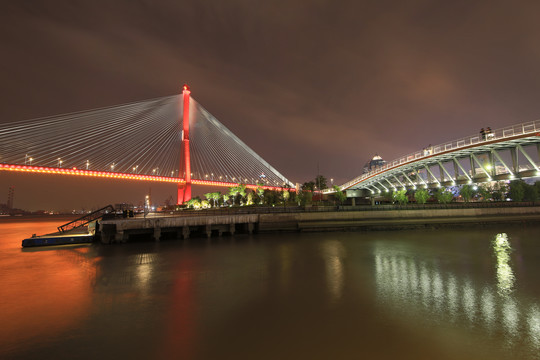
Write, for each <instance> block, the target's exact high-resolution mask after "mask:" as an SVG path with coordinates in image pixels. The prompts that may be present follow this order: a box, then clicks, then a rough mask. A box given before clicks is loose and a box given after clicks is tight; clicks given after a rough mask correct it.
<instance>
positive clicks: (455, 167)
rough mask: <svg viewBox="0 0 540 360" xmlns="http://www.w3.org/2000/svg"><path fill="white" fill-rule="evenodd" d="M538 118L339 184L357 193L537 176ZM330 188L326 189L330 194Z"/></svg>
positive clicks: (419, 154) (443, 146) (539, 152)
mask: <svg viewBox="0 0 540 360" xmlns="http://www.w3.org/2000/svg"><path fill="white" fill-rule="evenodd" d="M539 159H540V120H536V121H533V122H528V123H523V124H518V125H513V126H509V127H506V128H502V129H497V130H494V131H490V132H489V133H487V132H486V133H483V134H478V135H472V136H468V137H465V138H462V139H459V140H454V141H451V142H448V143H444V144H440V145H436V146H430V147H428V148H425V149H423V150H421V151H417V152H415V153H412V154H408V155H406V156H403V157H401V158H399V159H396V160H393V161H389V162H388V163H386V164H385V165H383V166H380V167H377V168H375V169H374V170H372V171H370V172H367V173H364V174H362V175H360V176H358V177H356V178H354V179H352V180H350V181H348V182H347V183H345V184H343V185H341V186H340V189H341V190H346V191H347V196H349V197H356V196H362V195H369V194H377V193H382V192H387V191H393V190H400V189H416V188H418V187H424V188H437V187H442V186H453V185H459V184H472V183H479V182H488V181H498V180H512V179H517V178H529V177H536V176H540V170H539V164H540V160H539ZM332 192H333V190H331V189H329V190H327V191H326V193H332Z"/></svg>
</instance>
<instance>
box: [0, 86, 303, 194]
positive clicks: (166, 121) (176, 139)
mask: <svg viewBox="0 0 540 360" xmlns="http://www.w3.org/2000/svg"><path fill="white" fill-rule="evenodd" d="M0 170H7V171H20V172H32V173H47V174H61V175H73V176H91V177H102V178H110V179H134V180H146V181H157V182H170V183H177V184H178V203H179V204H181V203H183V202H184V201H187V200H189V199H190V198H191V185H212V186H225V187H229V186H236V185H239V184H244V185H246V186H247V187H248V188H256V187H257V186H262V187H263V188H265V189H281V188H284V187H286V188H290V187H291V186H292V185H291V184H292V183H291V182H290V181H289V180H288V179H287V178H285V177H284V176H283V175H282V174H280V173H279V171H277V170H276V169H275V168H273V167H272V166H271V165H270V164H268V163H267V162H266V161H265V160H264V159H262V158H261V157H260V156H259V155H257V154H256V153H255V152H254V151H253V150H252V149H250V148H249V147H248V146H247V145H246V144H245V143H244V142H242V140H240V139H239V138H238V137H237V136H235V135H234V134H233V133H232V132H231V131H230V130H229V129H227V128H226V127H225V126H224V125H223V124H222V123H221V122H219V121H218V120H217V119H216V118H215V117H214V116H212V114H210V113H209V112H208V111H207V110H206V109H204V108H203V107H202V106H201V105H200V104H199V103H198V102H197V101H195V100H194V99H193V98H191V93H190V90H189V88H188V87H187V86H184V88H183V92H182V94H180V95H173V96H166V97H161V98H156V99H151V100H144V101H140V102H134V103H129V104H123V105H118V106H112V107H106V108H100V109H94V110H89V111H81V112H76V113H70V114H63V115H58V116H50V117H44V118H39V119H32V120H26V121H19V122H14V123H8V124H3V125H0Z"/></svg>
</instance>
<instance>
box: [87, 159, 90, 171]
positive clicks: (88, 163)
mask: <svg viewBox="0 0 540 360" xmlns="http://www.w3.org/2000/svg"><path fill="white" fill-rule="evenodd" d="M89 166H90V160H86V170H88V167H89Z"/></svg>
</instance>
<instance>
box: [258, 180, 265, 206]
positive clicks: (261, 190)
mask: <svg viewBox="0 0 540 360" xmlns="http://www.w3.org/2000/svg"><path fill="white" fill-rule="evenodd" d="M257 195H258V196H259V199H260V202H261V203H262V202H263V200H264V189H263V188H262V185H261V184H257Z"/></svg>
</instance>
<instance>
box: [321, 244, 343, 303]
mask: <svg viewBox="0 0 540 360" xmlns="http://www.w3.org/2000/svg"><path fill="white" fill-rule="evenodd" d="M322 253H323V257H324V263H325V270H326V283H327V287H328V293H329V295H330V302H331V303H334V304H335V303H337V302H338V301H339V300H340V299H341V296H342V294H343V282H344V276H343V260H342V259H343V257H344V255H345V249H344V247H343V245H342V244H341V242H339V241H336V240H334V241H327V242H324V243H322Z"/></svg>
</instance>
